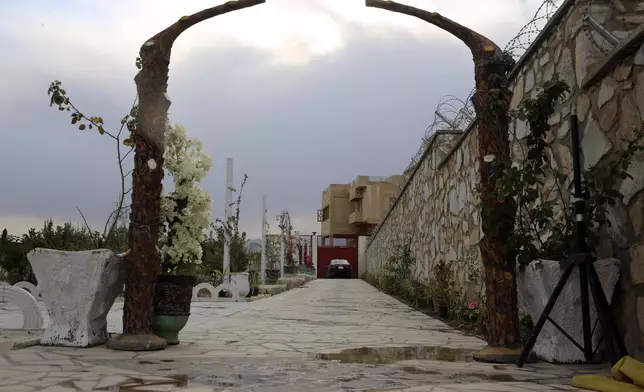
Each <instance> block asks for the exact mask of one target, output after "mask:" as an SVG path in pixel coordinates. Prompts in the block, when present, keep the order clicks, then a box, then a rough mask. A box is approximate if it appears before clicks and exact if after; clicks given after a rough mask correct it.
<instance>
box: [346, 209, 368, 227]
mask: <svg viewBox="0 0 644 392" xmlns="http://www.w3.org/2000/svg"><path fill="white" fill-rule="evenodd" d="M364 222H365V218H364V216H362V212H360V211H355V212H352V213H351V214H350V215H349V224H350V225H353V224H356V223H364Z"/></svg>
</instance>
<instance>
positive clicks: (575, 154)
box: [517, 114, 627, 367]
mask: <svg viewBox="0 0 644 392" xmlns="http://www.w3.org/2000/svg"><path fill="white" fill-rule="evenodd" d="M570 136H571V138H572V149H571V152H572V164H573V178H574V187H575V198H574V206H575V220H576V229H577V253H576V254H574V255H573V256H572V257H571V260H570V262H569V264H568V265H567V266H566V269H565V270H564V272H563V274H562V275H561V278H560V279H559V282H558V283H557V286H555V289H554V291H553V292H552V295H551V296H550V299H549V300H548V303H547V304H546V307H545V308H544V309H543V313H541V317H539V321H537V324H536V325H535V326H534V328H533V329H532V332H531V333H530V339H528V342H527V343H526V346H525V348H524V349H523V352H522V353H521V356H520V357H519V360H518V361H517V366H518V367H523V365H524V364H525V361H526V358H527V357H528V354H530V351H531V350H532V348H533V347H534V344H535V343H536V341H537V337H538V336H539V333H540V332H541V328H543V325H544V324H545V323H546V320H548V321H550V322H551V323H552V324H553V325H554V326H555V327H556V328H557V329H558V330H559V331H561V333H562V334H563V335H564V336H565V337H567V338H568V339H569V340H570V341H571V342H572V343H573V344H574V345H575V346H577V347H578V348H579V349H580V350H581V351H582V352H583V353H584V357H585V358H586V361H587V362H591V361H592V360H593V357H594V356H595V354H596V353H597V351H598V349H599V344H601V342H602V341H603V340H605V341H606V344H607V352H608V353H609V354H610V357H609V361H610V362H611V364H614V363H615V362H617V360H619V359H620V358H621V357H623V356H625V355H627V352H626V347H625V346H624V341H623V340H622V337H621V336H620V335H619V331H618V330H617V326H616V324H615V320H614V319H613V316H612V313H611V310H610V306H609V304H608V301H607V300H606V296H605V295H604V290H603V289H602V286H601V282H600V281H599V276H598V275H597V271H596V270H595V265H594V262H595V258H594V257H592V256H591V255H590V253H589V252H588V245H587V243H586V224H585V222H584V199H583V194H582V188H581V164H580V152H579V127H578V122H577V115H576V114H573V115H571V116H570ZM575 267H579V285H580V289H581V314H582V323H583V325H582V328H583V334H584V342H583V346H582V345H581V344H579V343H578V342H576V341H575V339H573V338H572V337H571V336H570V335H569V334H568V333H566V331H564V330H563V329H562V328H561V327H560V326H559V325H558V324H557V323H556V322H555V321H554V320H552V319H551V318H550V312H551V311H552V308H553V307H554V306H555V303H556V302H557V298H559V295H560V294H561V291H562V290H563V288H564V286H565V285H566V283H567V281H568V278H569V277H570V274H571V273H572V271H573V269H574V268H575ZM589 287H590V293H591V295H592V296H593V302H594V303H595V307H596V308H597V315H598V318H599V322H600V325H601V331H602V334H603V336H602V338H601V339H600V340H599V343H598V345H597V346H598V347H597V348H596V349H593V339H592V337H593V332H594V328H593V329H591V325H590V303H589V297H588V288H589Z"/></svg>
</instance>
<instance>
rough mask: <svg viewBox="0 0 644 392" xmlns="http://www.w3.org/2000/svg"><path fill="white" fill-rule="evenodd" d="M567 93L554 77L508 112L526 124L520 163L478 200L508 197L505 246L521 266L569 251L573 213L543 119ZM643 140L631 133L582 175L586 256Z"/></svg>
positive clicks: (564, 256)
mask: <svg viewBox="0 0 644 392" xmlns="http://www.w3.org/2000/svg"><path fill="white" fill-rule="evenodd" d="M569 91H570V90H569V87H568V86H567V85H566V83H565V82H563V81H561V80H559V79H558V76H557V75H556V74H555V75H554V76H553V78H552V80H550V81H548V82H546V83H545V84H544V85H543V87H542V90H541V91H540V93H539V94H538V96H537V97H536V98H534V99H527V100H525V101H524V102H523V103H522V104H521V106H520V107H519V108H518V109H517V110H516V111H515V112H514V113H512V114H513V115H514V116H515V117H516V118H518V119H519V120H521V121H527V122H528V124H529V129H530V133H529V134H528V135H527V137H526V146H527V152H526V153H525V160H524V161H523V162H521V164H518V165H517V164H514V165H513V164H508V163H505V164H504V167H503V168H502V169H503V170H502V171H501V172H500V175H499V176H498V177H497V178H496V179H495V180H496V181H495V186H494V187H493V188H492V191H491V192H490V191H488V192H481V193H480V195H481V198H482V199H483V201H485V202H488V203H494V202H496V201H499V200H507V199H508V198H512V199H514V200H515V201H516V203H517V213H516V218H515V227H514V230H513V231H512V232H510V233H507V234H508V235H507V237H506V247H508V248H511V249H514V250H515V253H516V259H517V261H518V262H519V263H520V264H521V265H526V264H529V263H530V262H532V261H533V260H536V259H550V260H560V261H564V260H566V259H567V258H568V257H569V256H570V255H571V254H572V253H573V252H574V251H575V246H576V242H575V238H576V230H575V213H574V209H573V205H572V203H571V202H570V201H567V200H566V197H564V196H565V195H567V194H569V190H567V188H566V186H565V182H566V179H567V177H568V176H569V174H566V173H563V172H560V171H559V169H555V168H553V166H552V165H551V163H550V159H549V153H552V151H551V150H550V146H549V145H548V142H547V140H546V139H547V136H548V133H549V132H550V130H551V126H550V125H549V124H548V119H549V118H550V117H551V116H552V115H553V114H554V113H555V110H556V106H557V104H558V103H559V102H560V100H561V99H562V98H563V97H564V96H565V95H566V94H567V93H568V92H569ZM643 137H644V132H643V131H642V130H636V131H635V134H634V136H633V137H632V138H631V139H624V142H625V143H626V147H625V148H624V149H622V150H618V151H616V152H615V154H613V158H612V159H609V160H608V161H607V162H605V163H602V164H601V165H599V164H597V165H595V166H592V167H590V168H588V169H587V170H584V171H583V173H582V189H583V191H582V192H583V196H584V199H585V201H586V208H585V214H586V216H585V221H586V222H588V223H589V227H588V229H589V230H588V233H587V235H588V243H589V245H590V248H591V251H592V250H593V249H596V248H597V246H598V245H599V242H600V240H601V234H602V231H603V230H604V229H605V228H606V227H610V221H609V211H608V209H609V207H611V206H615V205H616V204H617V203H619V202H622V199H623V195H622V194H621V193H620V192H619V191H618V190H616V183H617V181H619V180H624V179H627V178H631V176H630V174H629V173H628V169H629V167H630V164H631V161H632V159H633V157H634V155H635V154H637V153H638V152H640V151H643V150H644V146H642V145H641V140H642V138H643ZM547 178H551V179H554V184H553V189H548V191H549V192H556V195H557V197H555V198H552V197H549V195H545V194H544V193H545V192H544V191H546V189H545V188H546V179H547ZM544 199H545V200H544ZM558 208H562V210H563V212H564V213H563V214H557V213H556V211H557V209H558Z"/></svg>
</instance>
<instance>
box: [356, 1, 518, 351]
mask: <svg viewBox="0 0 644 392" xmlns="http://www.w3.org/2000/svg"><path fill="white" fill-rule="evenodd" d="M366 5H367V6H368V7H375V8H381V9H385V10H388V11H393V12H398V13H402V14H406V15H411V16H414V17H417V18H419V19H422V20H424V21H426V22H428V23H431V24H433V25H435V26H437V27H439V28H441V29H443V30H445V31H447V32H448V33H450V34H452V35H453V36H455V37H457V38H458V39H460V40H461V41H463V43H465V45H467V47H468V48H469V49H470V51H471V52H472V56H473V58H474V77H475V83H476V93H475V95H474V99H473V101H474V109H475V110H476V124H477V127H478V148H479V151H478V152H479V160H480V175H481V178H480V186H479V190H480V192H481V194H482V195H483V197H482V199H483V202H482V212H481V225H482V228H483V233H484V237H483V239H482V240H481V242H480V243H479V247H480V250H481V258H482V260H483V265H484V267H485V287H486V297H487V309H488V314H489V317H488V318H487V319H488V325H487V327H488V339H487V342H488V345H489V346H491V347H506V348H516V347H517V346H518V345H519V344H520V338H519V336H520V335H519V316H518V304H517V292H516V275H515V264H516V258H515V257H514V256H513V254H514V252H513V250H512V249H506V247H505V246H504V241H503V239H504V237H505V235H507V233H511V232H512V231H513V230H514V219H515V214H516V204H515V202H514V200H513V199H511V198H509V199H508V198H506V199H505V200H497V199H496V198H495V199H494V200H495V201H494V202H492V201H491V200H488V199H486V198H485V197H484V195H486V194H490V193H491V192H494V184H495V180H496V178H498V177H499V176H502V175H503V174H502V170H503V167H504V165H505V164H508V163H509V162H510V144H509V139H508V137H509V132H508V131H509V126H508V125H509V119H508V109H509V102H510V99H511V97H512V95H511V93H510V92H509V90H508V86H507V73H508V72H509V70H510V69H511V67H512V64H510V63H509V62H508V61H506V60H507V59H506V58H505V56H503V54H502V51H501V49H500V48H499V46H498V45H496V44H495V43H494V42H492V41H491V40H490V39H488V38H486V37H484V36H482V35H481V34H479V33H477V32H475V31H472V30H470V29H469V28H467V27H465V26H462V25H460V24H458V23H456V22H454V21H452V20H450V19H448V18H445V17H443V16H441V15H439V14H437V13H435V12H428V11H425V10H422V9H418V8H415V7H411V6H407V5H403V4H398V3H395V2H392V1H385V0H366ZM493 101H494V102H493Z"/></svg>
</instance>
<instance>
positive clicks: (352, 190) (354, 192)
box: [349, 186, 365, 201]
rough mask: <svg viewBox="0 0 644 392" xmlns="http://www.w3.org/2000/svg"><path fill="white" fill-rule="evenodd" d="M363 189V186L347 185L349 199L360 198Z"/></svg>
mask: <svg viewBox="0 0 644 392" xmlns="http://www.w3.org/2000/svg"><path fill="white" fill-rule="evenodd" d="M364 190H365V187H359V188H358V187H355V186H350V187H349V200H351V201H353V200H356V199H362V197H363V196H364Z"/></svg>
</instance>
